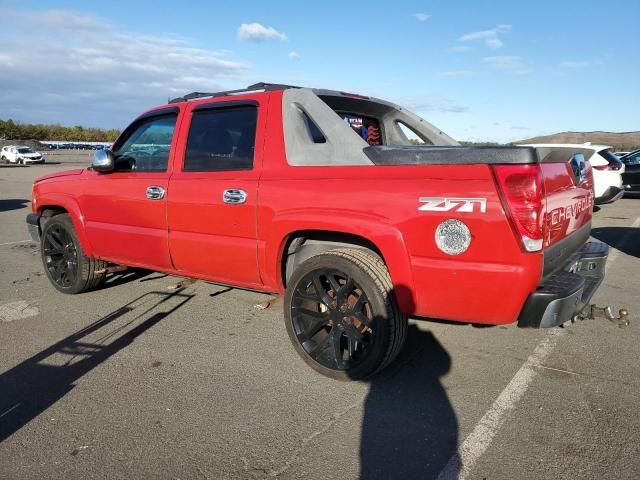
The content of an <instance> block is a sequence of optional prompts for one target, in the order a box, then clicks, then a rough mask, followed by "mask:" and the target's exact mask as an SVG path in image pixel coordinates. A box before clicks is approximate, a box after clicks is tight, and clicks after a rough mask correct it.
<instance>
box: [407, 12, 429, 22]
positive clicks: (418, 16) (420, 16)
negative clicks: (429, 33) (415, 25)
mask: <svg viewBox="0 0 640 480" xmlns="http://www.w3.org/2000/svg"><path fill="white" fill-rule="evenodd" d="M411 16H412V17H413V18H415V19H416V20H418V21H419V22H426V21H427V20H429V19H430V18H431V15H427V14H426V13H414V14H413V15H411Z"/></svg>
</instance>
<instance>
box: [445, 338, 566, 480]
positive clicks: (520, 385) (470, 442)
mask: <svg viewBox="0 0 640 480" xmlns="http://www.w3.org/2000/svg"><path fill="white" fill-rule="evenodd" d="M562 335H564V330H561V329H559V328H554V329H553V330H550V331H549V333H548V336H547V338H545V339H544V340H543V341H542V342H540V344H539V345H538V346H537V347H536V349H535V350H534V351H533V353H532V354H531V355H530V356H529V358H527V360H526V361H525V362H524V365H522V367H520V370H518V372H517V373H516V374H515V376H514V377H513V378H512V379H511V381H510V382H509V384H508V385H507V387H506V388H505V389H504V390H503V391H502V393H500V395H499V396H498V398H497V399H496V401H495V402H493V405H491V408H489V410H488V411H487V413H485V414H484V416H483V417H482V419H480V421H479V422H478V424H477V425H476V427H475V428H474V429H473V432H471V434H470V435H469V436H468V437H467V438H466V439H465V440H464V442H463V444H462V445H460V448H459V449H458V452H457V453H456V454H454V455H453V456H452V457H451V458H450V459H449V462H447V465H446V466H445V467H444V469H443V470H442V471H441V472H440V474H439V475H438V480H455V479H459V480H463V479H465V478H467V475H469V472H470V470H471V468H472V467H473V465H474V464H475V463H476V461H477V460H478V459H479V458H480V457H481V456H482V454H483V453H484V452H485V451H486V450H487V448H488V447H489V445H490V444H491V441H492V440H493V437H495V435H496V433H498V430H499V429H500V426H501V425H502V424H503V423H504V421H505V419H506V417H505V414H506V413H507V412H508V411H509V410H512V409H513V408H514V407H515V406H516V404H517V403H518V401H519V400H520V399H521V398H522V396H523V395H524V393H525V392H526V391H527V388H528V387H529V385H530V384H531V381H532V380H533V379H534V377H535V376H536V374H537V371H536V369H535V368H534V367H536V366H538V365H540V364H541V363H542V362H543V361H544V360H545V359H546V358H547V357H548V356H549V354H550V353H551V352H553V349H554V348H555V346H556V343H557V342H558V339H559V338H560V337H561V336H562Z"/></svg>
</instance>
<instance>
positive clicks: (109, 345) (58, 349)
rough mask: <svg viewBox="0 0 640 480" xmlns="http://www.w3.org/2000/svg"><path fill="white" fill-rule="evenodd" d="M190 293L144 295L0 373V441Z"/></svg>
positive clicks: (171, 309)
mask: <svg viewBox="0 0 640 480" xmlns="http://www.w3.org/2000/svg"><path fill="white" fill-rule="evenodd" d="M193 297H194V295H188V294H184V293H181V292H173V293H167V292H160V291H156V292H149V293H145V294H144V295H141V296H140V297H138V298H136V299H135V300H132V301H131V302H129V303H127V304H126V305H123V306H122V307H120V308H118V309H116V310H114V311H113V312H111V313H109V314H108V315H106V316H104V317H102V318H100V319H99V320H96V321H95V322H93V323H92V324H91V325H88V326H87V327H84V328H82V329H81V330H79V331H77V332H75V333H73V334H72V335H69V336H68V337H67V338H65V339H63V340H61V341H59V342H57V343H55V344H54V345H51V346H50V347H49V348H47V349H45V350H43V351H41V352H40V353H37V354H36V355H34V356H33V357H31V358H29V359H28V360H26V361H24V362H22V363H21V364H19V365H17V366H15V367H14V368H12V369H11V370H8V371H7V372H5V373H3V374H2V375H0V392H2V394H1V395H0V442H2V441H4V440H6V439H7V438H8V437H9V436H11V435H12V434H13V433H15V432H17V431H18V430H20V429H21V428H22V427H24V426H25V425H26V424H27V423H29V422H30V421H31V420H33V419H34V418H36V417H37V416H38V415H40V414H41V413H42V412H44V411H45V410H47V409H48V408H49V407H50V406H52V405H53V404H55V403H56V402H57V401H58V400H60V399H61V398H63V397H64V396H65V395H66V394H67V393H69V392H70V391H71V390H72V389H73V388H74V386H75V382H77V381H78V380H79V379H80V378H82V377H83V376H84V375H85V374H86V373H88V372H90V371H91V370H93V369H94V368H95V367H97V366H98V365H100V364H101V363H102V362H104V361H105V360H107V359H109V358H110V357H111V356H112V355H113V354H115V353H117V352H119V351H120V350H122V349H123V348H125V347H127V346H128V345H130V344H131V343H132V342H133V341H134V340H135V339H136V338H137V337H139V336H140V335H142V334H143V333H144V332H146V331H147V330H149V329H150V328H151V327H153V326H154V325H156V324H157V323H158V322H160V321H161V320H162V319H164V318H165V317H167V316H169V315H171V314H172V313H173V312H175V311H176V310H178V309H179V308H181V307H183V306H184V305H185V304H186V303H187V302H188V301H189V300H191V299H192V298H193Z"/></svg>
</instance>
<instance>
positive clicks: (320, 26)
mask: <svg viewBox="0 0 640 480" xmlns="http://www.w3.org/2000/svg"><path fill="white" fill-rule="evenodd" d="M0 19H1V23H2V28H0V118H1V119H7V118H12V119H14V120H17V121H20V122H23V123H59V124H62V125H69V126H72V125H83V126H85V127H100V128H120V129H122V128H124V127H125V126H126V125H127V124H128V123H129V122H130V121H131V120H132V119H133V118H134V117H135V116H136V115H138V114H139V113H141V112H142V111H144V110H147V109H149V108H151V107H153V106H156V105H160V104H163V103H165V102H166V101H167V99H168V98H170V97H171V98H173V97H176V96H180V95H183V94H185V93H188V92H191V91H207V92H211V91H219V90H225V89H235V88H243V87H246V86H248V85H250V84H252V83H256V82H259V81H266V82H273V83H286V84H292V85H300V86H308V87H319V88H331V89H336V90H342V91H349V92H355V93H361V94H365V95H372V96H375V97H379V98H383V99H386V100H390V101H394V102H396V103H398V104H400V105H402V106H404V107H406V108H409V109H410V110H413V111H414V112H415V113H417V114H419V115H420V116H422V117H423V118H425V119H426V120H428V121H429V122H431V123H433V124H435V125H437V126H438V127H439V128H441V129H442V130H443V131H445V132H446V133H448V134H449V135H451V136H452V137H454V138H456V139H458V140H471V141H498V142H509V141H514V140H519V139H524V138H530V137H532V136H536V135H542V134H550V133H555V132H560V131H593V130H605V131H615V132H623V131H635V130H640V61H639V60H640V2H639V1H638V0H629V1H624V0H621V1H617V0H609V1H608V2H606V3H603V2H601V1H598V2H596V1H592V0H582V1H572V0H569V1H563V0H555V1H546V0H536V1H530V2H518V1H513V0H508V1H503V0H495V1H486V2H485V1H480V0H479V1H456V0H447V1H445V0H437V1H431V2H429V1H402V0H396V1H394V2H388V1H379V2H376V1H369V2H363V1H352V2H348V1H344V0H343V1H335V2H333V1H320V2H304V1H300V0H297V1H295V2H294V1H273V2H267V1H264V0H263V1H256V2H254V1H251V0H243V1H242V2H229V1H224V2H221V1H215V0H209V1H206V2H197V1H189V2H176V1H175V0H172V1H167V0H154V1H152V2H147V1H136V2H134V1H131V0H128V1H122V0H109V1H106V2H86V1H73V0H60V1H49V0H38V1H27V0H24V1H5V0H0Z"/></svg>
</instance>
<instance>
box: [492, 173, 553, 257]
mask: <svg viewBox="0 0 640 480" xmlns="http://www.w3.org/2000/svg"><path fill="white" fill-rule="evenodd" d="M493 172H494V174H495V177H496V180H497V182H498V186H499V188H500V194H501V198H502V203H503V207H504V210H505V212H507V214H508V215H509V217H510V220H511V225H512V227H513V230H514V232H515V234H516V236H517V237H518V239H519V240H520V241H521V242H522V246H523V247H524V249H525V250H526V251H527V252H537V251H540V250H542V245H543V241H544V227H543V225H544V223H543V220H544V187H543V182H542V173H541V172H540V167H539V166H538V165H537V164H534V165H531V164H527V165H494V166H493Z"/></svg>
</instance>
